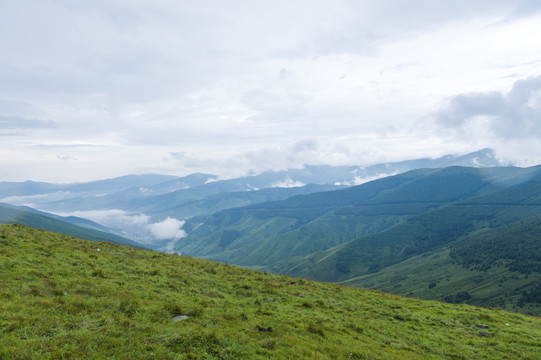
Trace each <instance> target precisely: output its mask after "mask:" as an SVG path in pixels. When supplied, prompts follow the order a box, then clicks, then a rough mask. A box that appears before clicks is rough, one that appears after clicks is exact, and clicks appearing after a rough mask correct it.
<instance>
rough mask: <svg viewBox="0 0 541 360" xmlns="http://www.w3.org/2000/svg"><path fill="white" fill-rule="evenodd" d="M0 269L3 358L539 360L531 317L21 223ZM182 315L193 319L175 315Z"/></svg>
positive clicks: (7, 233) (2, 239) (2, 235)
mask: <svg viewBox="0 0 541 360" xmlns="http://www.w3.org/2000/svg"><path fill="white" fill-rule="evenodd" d="M98 247H99V249H100V251H97V248H98ZM0 273H1V274H2V281H3V283H2V287H0V329H1V332H0V358H2V359H31V358H35V359H47V358H55V359H56V358H110V359H148V358H160V359H239V358H242V359H266V358H276V359H290V358H300V359H302V358H310V359H366V358H368V359H397V358H400V359H445V358H448V359H457V358H459V359H461V358H462V359H487V358H490V359H521V358H522V359H538V358H539V355H540V353H541V352H540V349H539V339H540V338H541V319H539V318H535V317H528V316H524V315H520V314H512V313H507V312H505V311H502V310H497V309H482V308H475V307H471V306H465V305H452V304H443V303H438V302H431V301H421V300H415V299H410V298H400V297H397V296H393V295H388V294H384V293H381V292H377V291H371V290H361V289H355V288H348V287H343V286H340V285H336V284H324V283H318V282H312V281H304V280H298V279H293V278H288V277H284V276H278V275H272V274H265V273H258V272H254V271H251V270H246V269H239V268H235V267H231V266H227V265H222V264H217V263H213V262H210V261H203V260H196V259H192V258H188V257H183V256H175V255H167V254H162V253H157V252H150V251H144V250H139V249H134V248H129V247H122V246H118V245H114V244H110V243H98V244H96V243H92V242H88V241H84V240H78V239H74V238H71V237H68V236H63V235H58V234H54V233H49V232H45V231H42V230H35V229H30V228H26V227H23V226H20V225H2V226H0ZM181 314H183V315H188V316H189V318H188V319H186V320H182V321H178V322H174V321H172V318H173V317H174V316H177V315H181ZM258 325H259V326H262V327H265V328H267V327H272V332H262V331H258V330H257V326H258ZM476 325H486V326H489V329H486V330H485V329H478V328H477V327H476ZM480 332H487V333H489V334H492V335H494V336H492V337H485V336H482V335H481V334H480Z"/></svg>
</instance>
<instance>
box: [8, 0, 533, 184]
mask: <svg viewBox="0 0 541 360" xmlns="http://www.w3.org/2000/svg"><path fill="white" fill-rule="evenodd" d="M539 34H541V1H538V0H529V1H528V0H515V1H512V0H477V1H472V0H453V1H433V0H408V1H406V0H404V1H399V0H378V1H376V0H370V1H362V0H357V1H340V0H332V1H323V0H306V1H295V0H288V1H281V0H278V1H276V0H275V1H268V0H266V1H255V0H242V1H227V0H216V1H206V0H197V1H195V0H194V1H183V0H161V1H159V0H158V1H156V0H154V1H145V0H115V1H110V0H76V1H75V0H35V1H32V0H0V144H1V145H0V181H22V180H27V179H31V180H39V181H55V182H71V181H86V180H93V179H99V178H106V177H114V176H119V175H124V174H128V173H150V172H157V173H167V174H176V175H186V174H189V173H193V172H198V171H202V172H209V173H214V174H218V175H220V176H222V177H229V176H236V175H242V174H245V173H247V172H248V171H256V172H257V171H261V170H266V169H283V168H292V167H300V166H302V164H333V165H344V164H348V165H369V164H373V163H379V162H384V161H397V160H405V159H411V158H418V157H436V156H441V155H444V154H449V153H457V154H460V153H466V152H469V151H474V150H477V149H480V148H484V147H492V148H493V149H494V150H495V151H496V152H497V154H498V156H499V157H501V158H502V159H504V160H505V161H513V162H514V163H516V164H519V165H532V164H537V163H541V45H540V40H539V38H540V35H539Z"/></svg>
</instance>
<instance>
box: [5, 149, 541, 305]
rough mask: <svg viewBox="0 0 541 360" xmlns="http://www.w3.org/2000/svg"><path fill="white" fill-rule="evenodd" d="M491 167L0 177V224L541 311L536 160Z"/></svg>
mask: <svg viewBox="0 0 541 360" xmlns="http://www.w3.org/2000/svg"><path fill="white" fill-rule="evenodd" d="M502 165H504V164H502V163H500V162H499V161H498V160H497V158H496V157H495V155H494V153H493V152H492V151H491V150H489V149H484V150H480V151H478V152H475V153H471V154H467V155H464V156H445V157H442V158H439V159H418V160H411V161H405V162H399V163H389V164H377V165H373V166H369V167H358V166H338V167H332V166H308V165H307V166H305V167H304V168H302V169H290V170H284V171H274V172H271V171H269V172H264V173H261V174H257V175H249V176H245V177H241V178H236V179H227V180H220V179H218V177H216V176H214V175H209V174H192V175H189V176H185V177H175V176H169V175H129V176H124V177H120V178H115V179H108V180H101V181H95V182H90V183H81V184H47V183H34V182H24V183H0V195H1V196H3V197H4V199H2V200H3V201H4V202H10V203H11V204H12V205H9V206H8V205H2V206H3V207H1V208H0V215H1V214H4V215H3V218H2V216H0V222H17V221H15V220H14V219H16V220H17V219H19V220H20V219H24V222H22V221H18V222H19V223H23V224H25V225H28V226H33V227H42V228H45V229H48V230H53V231H57V232H63V233H67V234H70V235H73V234H74V233H73V231H74V228H73V227H78V228H80V229H83V230H80V229H79V230H78V233H77V234H80V235H75V236H79V237H83V238H87V239H91V240H96V239H103V240H105V241H110V242H117V243H124V244H126V243H127V242H126V241H132V242H133V241H134V240H135V241H136V242H134V243H130V245H132V246H134V245H136V246H145V247H148V248H153V249H156V250H160V251H167V252H177V253H182V254H186V255H190V256H195V257H201V258H207V259H212V260H216V261H220V262H225V263H230V264H234V265H238V266H242V267H250V268H253V269H257V270H264V271H269V272H275V273H281V274H288V275H293V276H298V277H302V278H308V279H316V280H322V281H328V282H338V283H341V284H344V285H352V286H358V287H370V288H375V289H380V290H384V291H389V292H393V293H396V294H400V295H406V296H414V297H419V298H425V299H436V300H444V301H447V302H468V303H472V304H477V305H483V306H497V307H503V308H506V309H509V310H513V311H520V312H525V313H530V314H541V287H539V286H538V285H537V284H538V283H539V280H541V260H540V259H541V253H540V251H541V250H540V249H541V246H540V244H539V240H538V237H537V234H538V233H539V231H540V229H541V200H540V198H541V195H540V194H541V181H540V179H541V168H540V167H530V168H518V167H504V166H502ZM16 205H28V206H31V207H32V208H38V209H40V210H41V211H37V210H34V209H32V208H29V207H15V206H16ZM44 211H47V212H44ZM10 212H11V213H10ZM13 212H15V215H13ZM23 212H24V213H25V215H24V216H23V215H21V214H22V213H23ZM48 212H49V213H48ZM52 213H54V214H56V215H53V214H52ZM74 215H76V216H74ZM83 218H86V219H83ZM44 219H49V220H44ZM90 220H94V221H90ZM45 223H47V224H48V225H47V227H44V226H43V224H45ZM51 224H54V225H51ZM66 224H67V225H66ZM68 228H69V231H71V233H69V232H66V229H68ZM81 231H82V232H81ZM89 232H91V233H89ZM109 235H111V236H109ZM103 236H109V238H108V239H104V238H103ZM127 239H130V240H127Z"/></svg>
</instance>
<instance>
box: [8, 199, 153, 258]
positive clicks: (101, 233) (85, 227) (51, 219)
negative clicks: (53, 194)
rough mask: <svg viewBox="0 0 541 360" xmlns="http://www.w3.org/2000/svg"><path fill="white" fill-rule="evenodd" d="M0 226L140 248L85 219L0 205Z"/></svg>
mask: <svg viewBox="0 0 541 360" xmlns="http://www.w3.org/2000/svg"><path fill="white" fill-rule="evenodd" d="M0 224H20V225H25V226H29V227H32V228H37V229H44V230H49V231H54V232H57V233H61V234H65V235H71V236H75V237H79V238H82V239H87V240H92V241H107V242H111V243H115V244H120V245H128V246H133V247H139V248H142V247H143V246H142V245H141V244H139V243H137V242H134V241H131V240H128V239H125V238H123V237H120V236H117V235H113V234H111V233H108V232H106V230H107V229H106V228H105V227H103V226H101V225H99V224H96V223H93V222H91V221H89V220H86V219H81V218H76V217H69V218H64V217H61V216H57V215H53V214H47V213H44V212H41V211H37V210H34V209H31V208H27V207H17V206H13V205H9V204H2V203H0Z"/></svg>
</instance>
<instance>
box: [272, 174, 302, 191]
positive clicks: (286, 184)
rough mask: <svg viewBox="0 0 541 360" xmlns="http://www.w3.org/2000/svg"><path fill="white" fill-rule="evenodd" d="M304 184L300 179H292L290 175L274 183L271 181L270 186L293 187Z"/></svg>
mask: <svg viewBox="0 0 541 360" xmlns="http://www.w3.org/2000/svg"><path fill="white" fill-rule="evenodd" d="M304 185H306V184H305V183H303V182H302V181H297V180H293V179H291V177H289V176H288V177H287V178H286V179H284V180H282V181H277V182H275V183H273V184H272V185H271V186H270V187H273V188H294V187H301V186H304Z"/></svg>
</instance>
